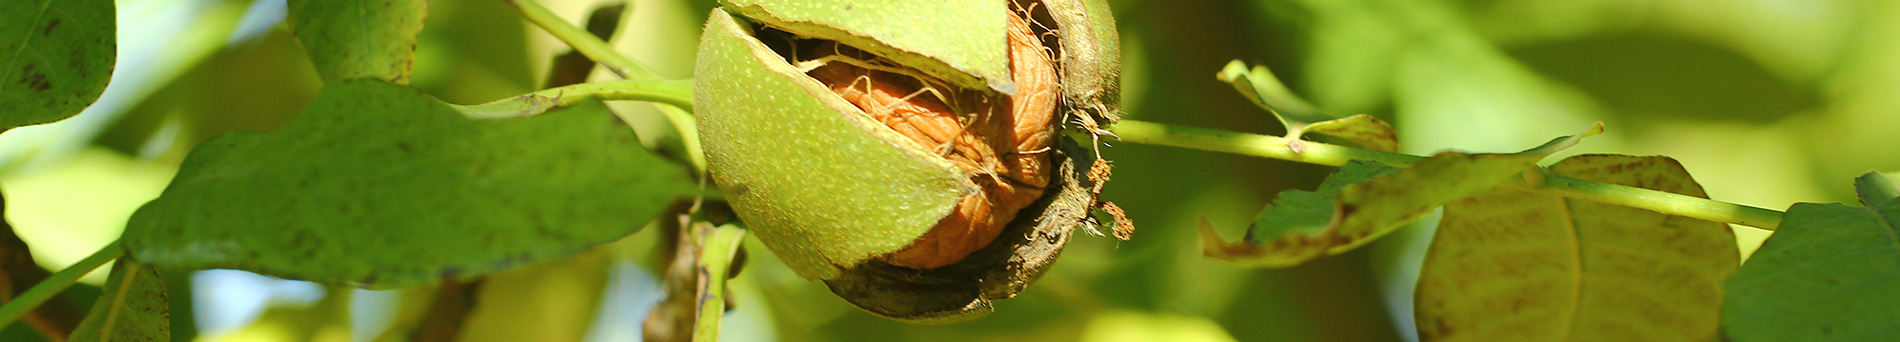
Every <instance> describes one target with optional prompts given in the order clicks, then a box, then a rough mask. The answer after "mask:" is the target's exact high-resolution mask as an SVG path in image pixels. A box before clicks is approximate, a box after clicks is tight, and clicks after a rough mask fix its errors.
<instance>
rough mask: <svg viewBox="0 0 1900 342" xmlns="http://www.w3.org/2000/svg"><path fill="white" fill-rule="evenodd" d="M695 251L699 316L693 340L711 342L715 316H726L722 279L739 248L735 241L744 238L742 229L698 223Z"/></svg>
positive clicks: (716, 323)
mask: <svg viewBox="0 0 1900 342" xmlns="http://www.w3.org/2000/svg"><path fill="white" fill-rule="evenodd" d="M701 227H702V228H701V232H700V233H701V234H705V235H703V236H702V237H701V238H700V243H701V245H700V250H699V262H698V264H699V267H698V268H699V274H700V275H701V277H699V284H700V286H699V291H698V292H699V296H698V298H699V307H698V310H697V311H699V319H698V321H697V322H695V324H694V327H693V341H695V342H712V341H718V340H719V319H720V318H722V317H725V315H726V301H728V300H730V298H726V296H727V294H728V293H729V292H730V291H726V279H727V277H729V276H730V275H731V274H730V272H729V271H731V270H732V265H733V259H734V257H735V256H736V255H737V253H738V251H739V242H740V241H742V240H744V239H745V229H743V228H739V227H738V226H733V225H724V226H719V227H717V228H715V227H713V226H712V225H710V224H708V225H704V226H701Z"/></svg>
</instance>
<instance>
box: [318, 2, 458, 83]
mask: <svg viewBox="0 0 1900 342" xmlns="http://www.w3.org/2000/svg"><path fill="white" fill-rule="evenodd" d="M428 12H429V5H428V2H427V1H423V0H327V1H310V0H293V1H291V2H290V13H289V19H290V25H291V27H292V29H293V30H295V31H296V32H297V40H299V41H302V42H303V46H304V50H307V51H309V52H310V61H311V62H313V63H314V64H316V66H317V74H318V75H322V76H323V81H324V82H329V83H336V82H338V81H342V80H347V79H352V78H375V79H380V80H385V81H390V82H395V83H398V84H408V83H409V65H410V64H411V63H412V62H414V61H415V56H416V35H417V34H420V33H422V18H423V16H425V15H427V14H428Z"/></svg>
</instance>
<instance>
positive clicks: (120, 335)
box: [69, 259, 172, 342]
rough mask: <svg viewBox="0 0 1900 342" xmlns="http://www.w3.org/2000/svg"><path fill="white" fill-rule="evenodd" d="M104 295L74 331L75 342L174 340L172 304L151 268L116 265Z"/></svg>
mask: <svg viewBox="0 0 1900 342" xmlns="http://www.w3.org/2000/svg"><path fill="white" fill-rule="evenodd" d="M104 291H105V292H104V293H101V294H99V300H98V301H96V302H93V304H92V311H91V312H89V313H87V314H86V319H85V320H83V321H80V322H79V328H77V329H73V334H72V336H71V337H72V339H71V340H69V341H72V342H92V341H101V342H104V341H141V342H149V341H158V342H164V341H170V340H171V339H172V332H171V331H172V323H171V306H170V305H171V304H170V302H168V301H167V300H166V299H165V282H164V281H163V280H160V279H159V278H158V272H157V271H154V270H152V268H151V267H150V266H146V265H144V264H140V263H137V262H132V261H129V260H124V259H120V260H119V262H118V264H116V265H113V266H112V275H111V276H110V277H109V278H107V279H106V286H105V288H104Z"/></svg>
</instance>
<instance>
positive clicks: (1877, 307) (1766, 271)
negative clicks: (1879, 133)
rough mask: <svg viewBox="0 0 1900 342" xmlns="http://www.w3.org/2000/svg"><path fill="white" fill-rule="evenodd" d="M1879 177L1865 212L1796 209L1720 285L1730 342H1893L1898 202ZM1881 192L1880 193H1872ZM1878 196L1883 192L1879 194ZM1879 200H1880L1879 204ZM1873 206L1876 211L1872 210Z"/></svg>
mask: <svg viewBox="0 0 1900 342" xmlns="http://www.w3.org/2000/svg"><path fill="white" fill-rule="evenodd" d="M1880 177H1881V176H1880V175H1879V174H1874V173H1869V174H1867V175H1866V176H1861V178H1860V179H1859V181H1858V182H1857V183H1856V188H1858V189H1860V190H1861V194H1862V196H1870V195H1872V196H1873V197H1872V198H1868V197H1863V198H1861V202H1862V203H1867V204H1870V206H1868V207H1860V208H1856V207H1851V206H1847V205H1844V204H1838V203H1829V204H1815V203H1797V204H1795V205H1794V206H1793V207H1790V208H1788V214H1787V215H1785V216H1783V217H1782V220H1781V226H1779V227H1777V228H1776V229H1775V235H1771V236H1769V237H1768V241H1767V242H1764V243H1762V245H1761V249H1757V250H1755V254H1754V255H1752V256H1750V257H1749V258H1748V264H1746V265H1743V267H1742V269H1741V270H1738V271H1736V272H1735V276H1734V277H1731V278H1729V279H1728V282H1727V283H1725V284H1723V285H1724V289H1726V290H1727V291H1726V292H1725V293H1724V297H1723V298H1724V299H1725V300H1726V301H1727V302H1726V303H1725V306H1724V307H1723V309H1722V325H1723V330H1724V332H1725V333H1726V335H1727V337H1728V338H1729V339H1730V340H1732V341H1817V340H1830V341H1877V340H1885V339H1890V338H1893V336H1900V325H1896V324H1894V320H1895V317H1900V292H1896V291H1895V290H1894V289H1900V242H1896V241H1900V231H1897V230H1896V226H1895V225H1896V224H1895V222H1900V201H1895V200H1894V190H1893V189H1892V185H1889V184H1882V183H1886V182H1884V179H1879V180H1877V179H1876V178H1880ZM1882 186H1885V187H1887V188H1886V189H1881V188H1879V187H1882ZM1883 190H1884V191H1883ZM1881 197H1885V198H1881ZM1875 204H1877V205H1875Z"/></svg>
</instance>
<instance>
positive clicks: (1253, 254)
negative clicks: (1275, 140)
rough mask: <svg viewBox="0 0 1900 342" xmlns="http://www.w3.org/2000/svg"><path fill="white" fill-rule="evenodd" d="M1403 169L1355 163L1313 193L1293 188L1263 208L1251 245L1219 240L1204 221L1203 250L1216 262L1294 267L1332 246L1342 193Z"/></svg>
mask: <svg viewBox="0 0 1900 342" xmlns="http://www.w3.org/2000/svg"><path fill="white" fill-rule="evenodd" d="M1400 170H1403V169H1400V168H1396V167H1392V166H1387V165H1385V164H1380V163H1376V162H1369V161H1363V160H1354V161H1352V162H1350V163H1347V164H1346V165H1345V166H1341V167H1340V168H1339V172H1335V173H1333V174H1332V175H1331V176H1327V177H1326V181H1325V182H1322V183H1320V185H1319V189H1316V190H1314V191H1301V190H1288V191H1286V192H1282V193H1280V196H1279V197H1276V198H1274V199H1273V204H1269V205H1267V207H1266V209H1263V210H1261V212H1260V216H1258V218H1256V219H1255V220H1254V223H1253V226H1252V227H1250V228H1249V229H1248V231H1247V237H1246V239H1245V240H1246V241H1247V242H1246V243H1241V244H1234V245H1229V244H1226V243H1223V242H1220V239H1219V237H1220V234H1219V233H1218V232H1215V231H1214V230H1213V229H1214V228H1213V227H1212V226H1210V225H1208V224H1207V222H1206V220H1202V222H1201V223H1202V224H1201V234H1202V237H1203V239H1201V242H1202V244H1203V245H1202V248H1203V249H1204V250H1206V251H1207V253H1209V254H1208V255H1209V256H1212V257H1214V258H1217V259H1223V260H1229V261H1237V262H1238V261H1243V260H1244V261H1245V262H1247V263H1249V264H1253V265H1257V266H1262V267H1292V266H1295V265H1299V264H1300V263H1304V262H1306V261H1307V260H1312V259H1313V258H1318V257H1320V256H1324V255H1326V250H1327V248H1328V247H1330V246H1329V245H1328V244H1327V242H1326V241H1319V240H1322V239H1325V238H1327V237H1330V236H1331V233H1330V231H1331V229H1332V222H1333V206H1334V205H1336V203H1335V202H1337V201H1338V199H1339V192H1340V191H1341V190H1344V189H1345V187H1346V185H1350V184H1358V183H1364V182H1366V181H1368V180H1372V179H1373V178H1377V177H1380V176H1385V175H1390V174H1393V173H1398V172H1399V171H1400ZM1252 241H1268V243H1273V244H1274V245H1269V246H1258V245H1257V244H1256V243H1253V242H1252Z"/></svg>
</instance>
